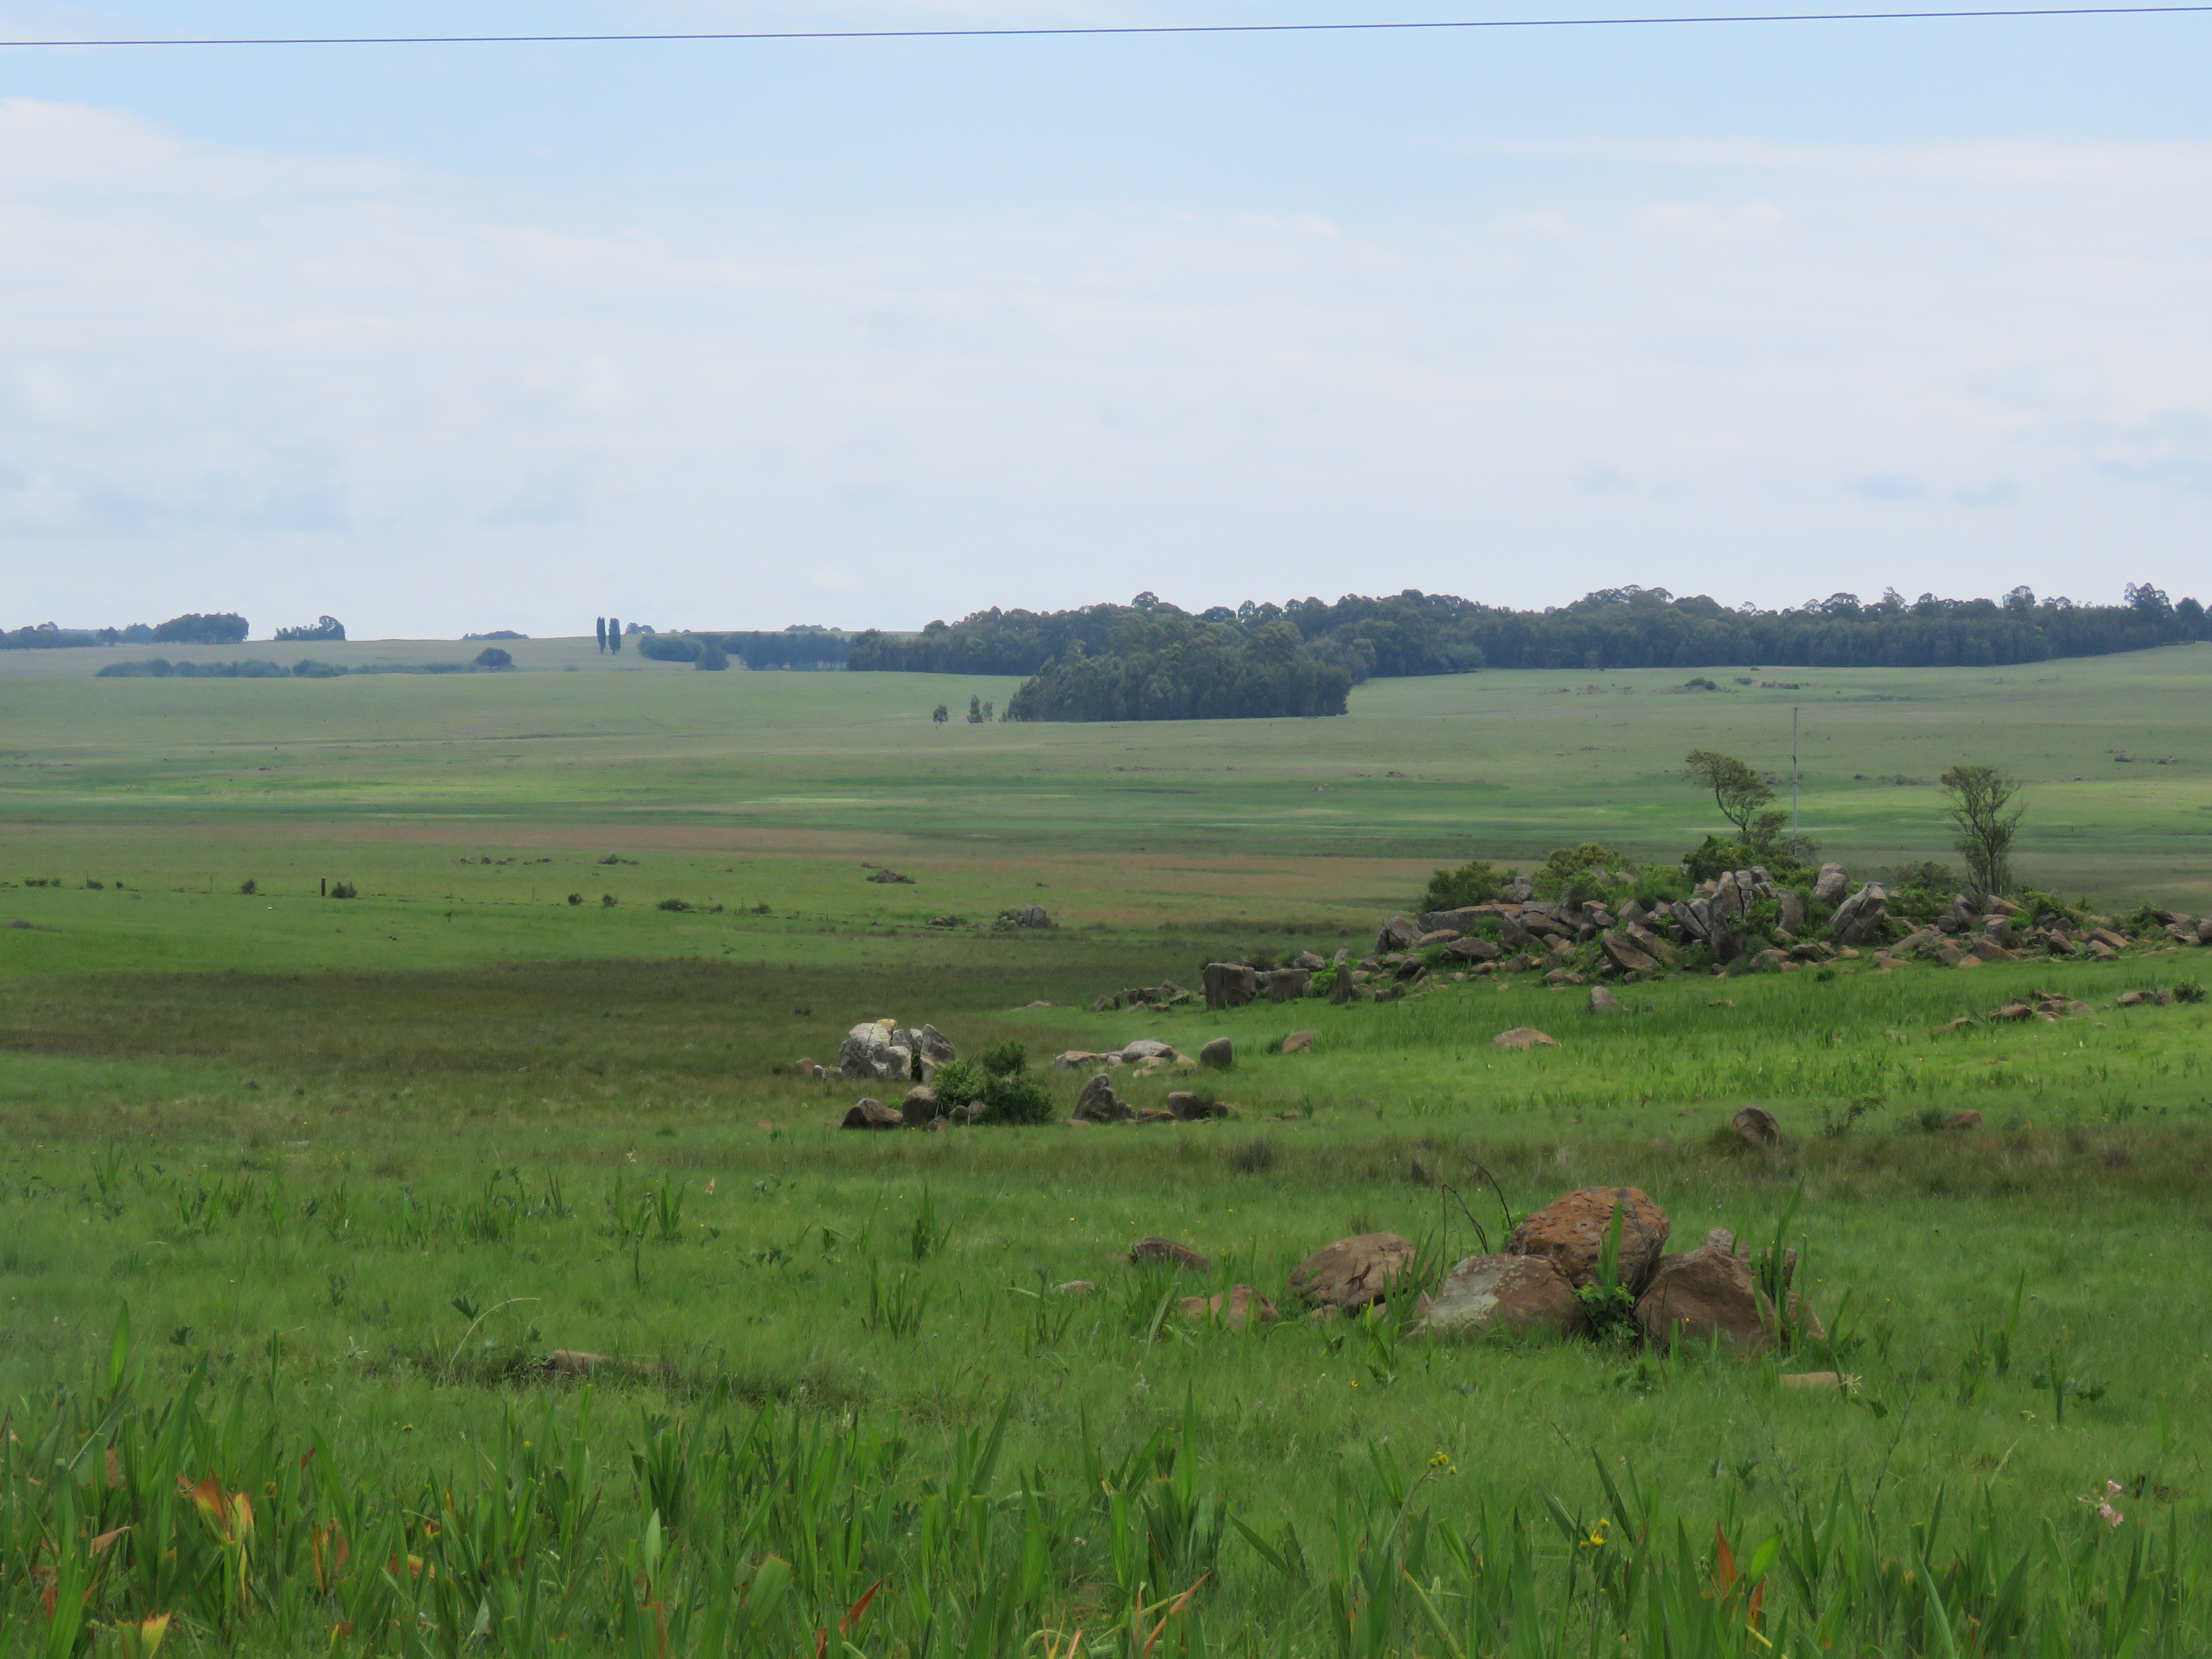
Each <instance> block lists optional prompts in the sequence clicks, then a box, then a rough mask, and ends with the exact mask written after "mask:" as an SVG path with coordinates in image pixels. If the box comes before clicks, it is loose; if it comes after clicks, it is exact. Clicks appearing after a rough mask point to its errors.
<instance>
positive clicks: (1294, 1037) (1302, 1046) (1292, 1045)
mask: <svg viewBox="0 0 2212 1659" xmlns="http://www.w3.org/2000/svg"><path fill="white" fill-rule="evenodd" d="M1313 1046H1314V1033H1313V1032H1311V1031H1293V1032H1291V1034H1290V1036H1286V1037H1285V1038H1284V1039H1283V1048H1282V1052H1283V1053H1285V1054H1311V1053H1312V1052H1313Z"/></svg>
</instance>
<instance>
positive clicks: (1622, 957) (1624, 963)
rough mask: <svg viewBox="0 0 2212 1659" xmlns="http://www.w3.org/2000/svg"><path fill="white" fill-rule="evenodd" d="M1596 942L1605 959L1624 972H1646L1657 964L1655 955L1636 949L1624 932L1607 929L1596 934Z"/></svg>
mask: <svg viewBox="0 0 2212 1659" xmlns="http://www.w3.org/2000/svg"><path fill="white" fill-rule="evenodd" d="M1597 943H1598V949H1600V950H1601V951H1604V952H1605V959H1606V960H1607V962H1609V963H1612V964H1613V966H1614V967H1615V968H1618V969H1620V971H1621V972H1622V973H1624V974H1648V973H1650V972H1651V971H1653V970H1654V969H1656V968H1657V967H1658V966H1659V963H1658V961H1657V959H1656V957H1652V956H1650V955H1649V954H1647V953H1646V952H1644V951H1640V950H1638V948H1637V947H1636V945H1634V944H1633V943H1632V942H1631V941H1630V940H1629V939H1628V938H1627V937H1626V935H1625V934H1621V933H1614V932H1613V931H1612V930H1611V929H1607V931H1606V932H1604V933H1600V934H1599V935H1598V936H1597Z"/></svg>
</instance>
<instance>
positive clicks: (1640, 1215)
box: [1505, 1187, 1668, 1291]
mask: <svg viewBox="0 0 2212 1659" xmlns="http://www.w3.org/2000/svg"><path fill="white" fill-rule="evenodd" d="M1616 1210H1618V1211H1619V1212H1620V1282H1621V1283H1622V1284H1623V1285H1626V1286H1627V1287H1628V1288H1629V1289H1630V1290H1632V1291H1641V1290H1642V1289H1643V1288H1644V1285H1645V1284H1646V1283H1647V1282H1648V1281H1649V1280H1650V1277H1651V1274H1652V1273H1653V1272H1654V1271H1655V1270H1656V1268H1657V1267H1658V1265H1659V1253H1660V1251H1661V1250H1662V1249H1665V1248H1666V1244H1667V1233H1668V1220H1667V1212H1665V1211H1664V1210H1662V1209H1661V1208H1660V1207H1659V1206H1657V1205H1656V1204H1655V1203H1653V1202H1652V1201H1651V1200H1650V1197H1649V1196H1648V1195H1646V1194H1644V1192H1643V1191H1642V1189H1640V1188H1635V1187H1585V1188H1583V1189H1582V1190H1581V1191H1579V1192H1573V1193H1569V1194H1567V1195H1566V1196H1565V1198H1560V1199H1554V1200H1553V1201H1552V1202H1551V1203H1549V1204H1547V1205H1546V1206H1544V1207H1543V1208H1542V1209H1541V1210H1539V1211H1537V1212H1535V1213H1534V1215H1531V1216H1528V1217H1527V1218H1524V1219H1523V1220H1522V1223H1521V1225H1519V1226H1517V1227H1516V1228H1515V1229H1514V1230H1513V1231H1512V1233H1511V1235H1510V1237H1508V1238H1507V1239H1506V1241H1505V1252H1506V1254H1507V1255H1541V1256H1548V1257H1549V1258H1550V1259H1551V1261H1552V1265H1553V1266H1554V1267H1557V1268H1559V1271H1560V1272H1561V1273H1565V1275H1566V1277H1567V1279H1568V1281H1569V1282H1570V1283H1571V1284H1574V1285H1589V1284H1594V1283H1595V1282H1596V1279H1597V1273H1598V1264H1599V1261H1600V1259H1601V1257H1602V1255H1604V1251H1605V1242H1606V1237H1607V1232H1608V1231H1609V1230H1610V1229H1611V1227H1612V1225H1613V1213H1614V1212H1615V1211H1616Z"/></svg>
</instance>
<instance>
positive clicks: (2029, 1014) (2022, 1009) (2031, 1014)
mask: <svg viewBox="0 0 2212 1659" xmlns="http://www.w3.org/2000/svg"><path fill="white" fill-rule="evenodd" d="M1990 1018H1991V1019H2033V1018H2035V1010H2034V1009H2033V1008H2031V1007H2029V1006H2027V1004H2026V1003H2024V1002H2008V1003H2007V1004H2005V1006H2003V1007H2002V1008H2000V1009H1998V1010H1997V1011H1996V1012H1995V1013H1993V1014H1991V1015H1990Z"/></svg>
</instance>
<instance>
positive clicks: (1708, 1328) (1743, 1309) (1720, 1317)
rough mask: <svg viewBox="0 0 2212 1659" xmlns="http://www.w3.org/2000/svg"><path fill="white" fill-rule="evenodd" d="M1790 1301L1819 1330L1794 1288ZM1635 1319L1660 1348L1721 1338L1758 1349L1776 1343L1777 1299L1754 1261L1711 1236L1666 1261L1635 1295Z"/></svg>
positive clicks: (1728, 1343) (1724, 1342)
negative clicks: (1763, 1282) (1761, 1284)
mask: <svg viewBox="0 0 2212 1659" xmlns="http://www.w3.org/2000/svg"><path fill="white" fill-rule="evenodd" d="M1790 1304H1791V1306H1792V1308H1793V1310H1796V1312H1797V1315H1798V1316H1799V1317H1800V1318H1801V1319H1803V1320H1805V1321H1806V1322H1808V1328H1810V1329H1811V1330H1813V1331H1814V1332H1816V1333H1817V1332H1818V1330H1819V1328H1820V1325H1819V1322H1818V1321H1817V1320H1814V1319H1813V1317H1812V1315H1811V1313H1810V1311H1809V1310H1805V1309H1803V1308H1802V1304H1799V1303H1798V1299H1797V1295H1796V1291H1791V1292H1790ZM1636 1321H1637V1323H1638V1324H1639V1325H1641V1326H1643V1327H1644V1334H1645V1335H1647V1336H1648V1337H1650V1339H1651V1340H1652V1341H1653V1342H1655V1343H1656V1344H1658V1345H1659V1346H1662V1347H1665V1346H1668V1345H1669V1344H1671V1343H1672V1342H1674V1340H1677V1339H1678V1338H1679V1339H1680V1340H1681V1341H1682V1342H1684V1343H1686V1344H1687V1345H1689V1346H1693V1347H1704V1346H1708V1345H1710V1344H1711V1342H1712V1341H1713V1340H1714V1339H1715V1338H1716V1337H1717V1338H1718V1339H1719V1340H1720V1341H1721V1343H1722V1345H1723V1346H1726V1347H1730V1348H1735V1349H1737V1350H1739V1351H1741V1352H1746V1353H1759V1352H1764V1351H1765V1350H1766V1349H1767V1348H1769V1347H1771V1346H1773V1344H1774V1340H1775V1336H1776V1327H1775V1318H1774V1304H1773V1303H1771V1302H1770V1301H1769V1300H1768V1299H1767V1297H1766V1293H1765V1291H1762V1290H1760V1289H1759V1281H1758V1279H1757V1278H1756V1277H1755V1276H1754V1274H1753V1267H1752V1264H1751V1263H1750V1262H1749V1261H1747V1260H1745V1259H1744V1258H1743V1257H1742V1256H1740V1255H1737V1254H1736V1253H1735V1250H1734V1249H1731V1248H1730V1247H1729V1242H1728V1241H1727V1240H1726V1239H1725V1238H1724V1237H1713V1238H1708V1239H1707V1240H1706V1241H1705V1244H1704V1245H1703V1246H1701V1247H1700V1248H1699V1249H1694V1250H1692V1251H1691V1252H1690V1253H1689V1254H1688V1255H1670V1256H1668V1257H1667V1258H1666V1259H1665V1260H1664V1261H1662V1262H1661V1263H1660V1264H1659V1270H1658V1271H1657V1272H1656V1273H1654V1274H1653V1275H1652V1279H1651V1283H1650V1285H1648V1286H1647V1287H1646V1288H1645V1290H1644V1294H1643V1295H1642V1296H1640V1297H1638V1298H1637V1302H1636Z"/></svg>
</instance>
